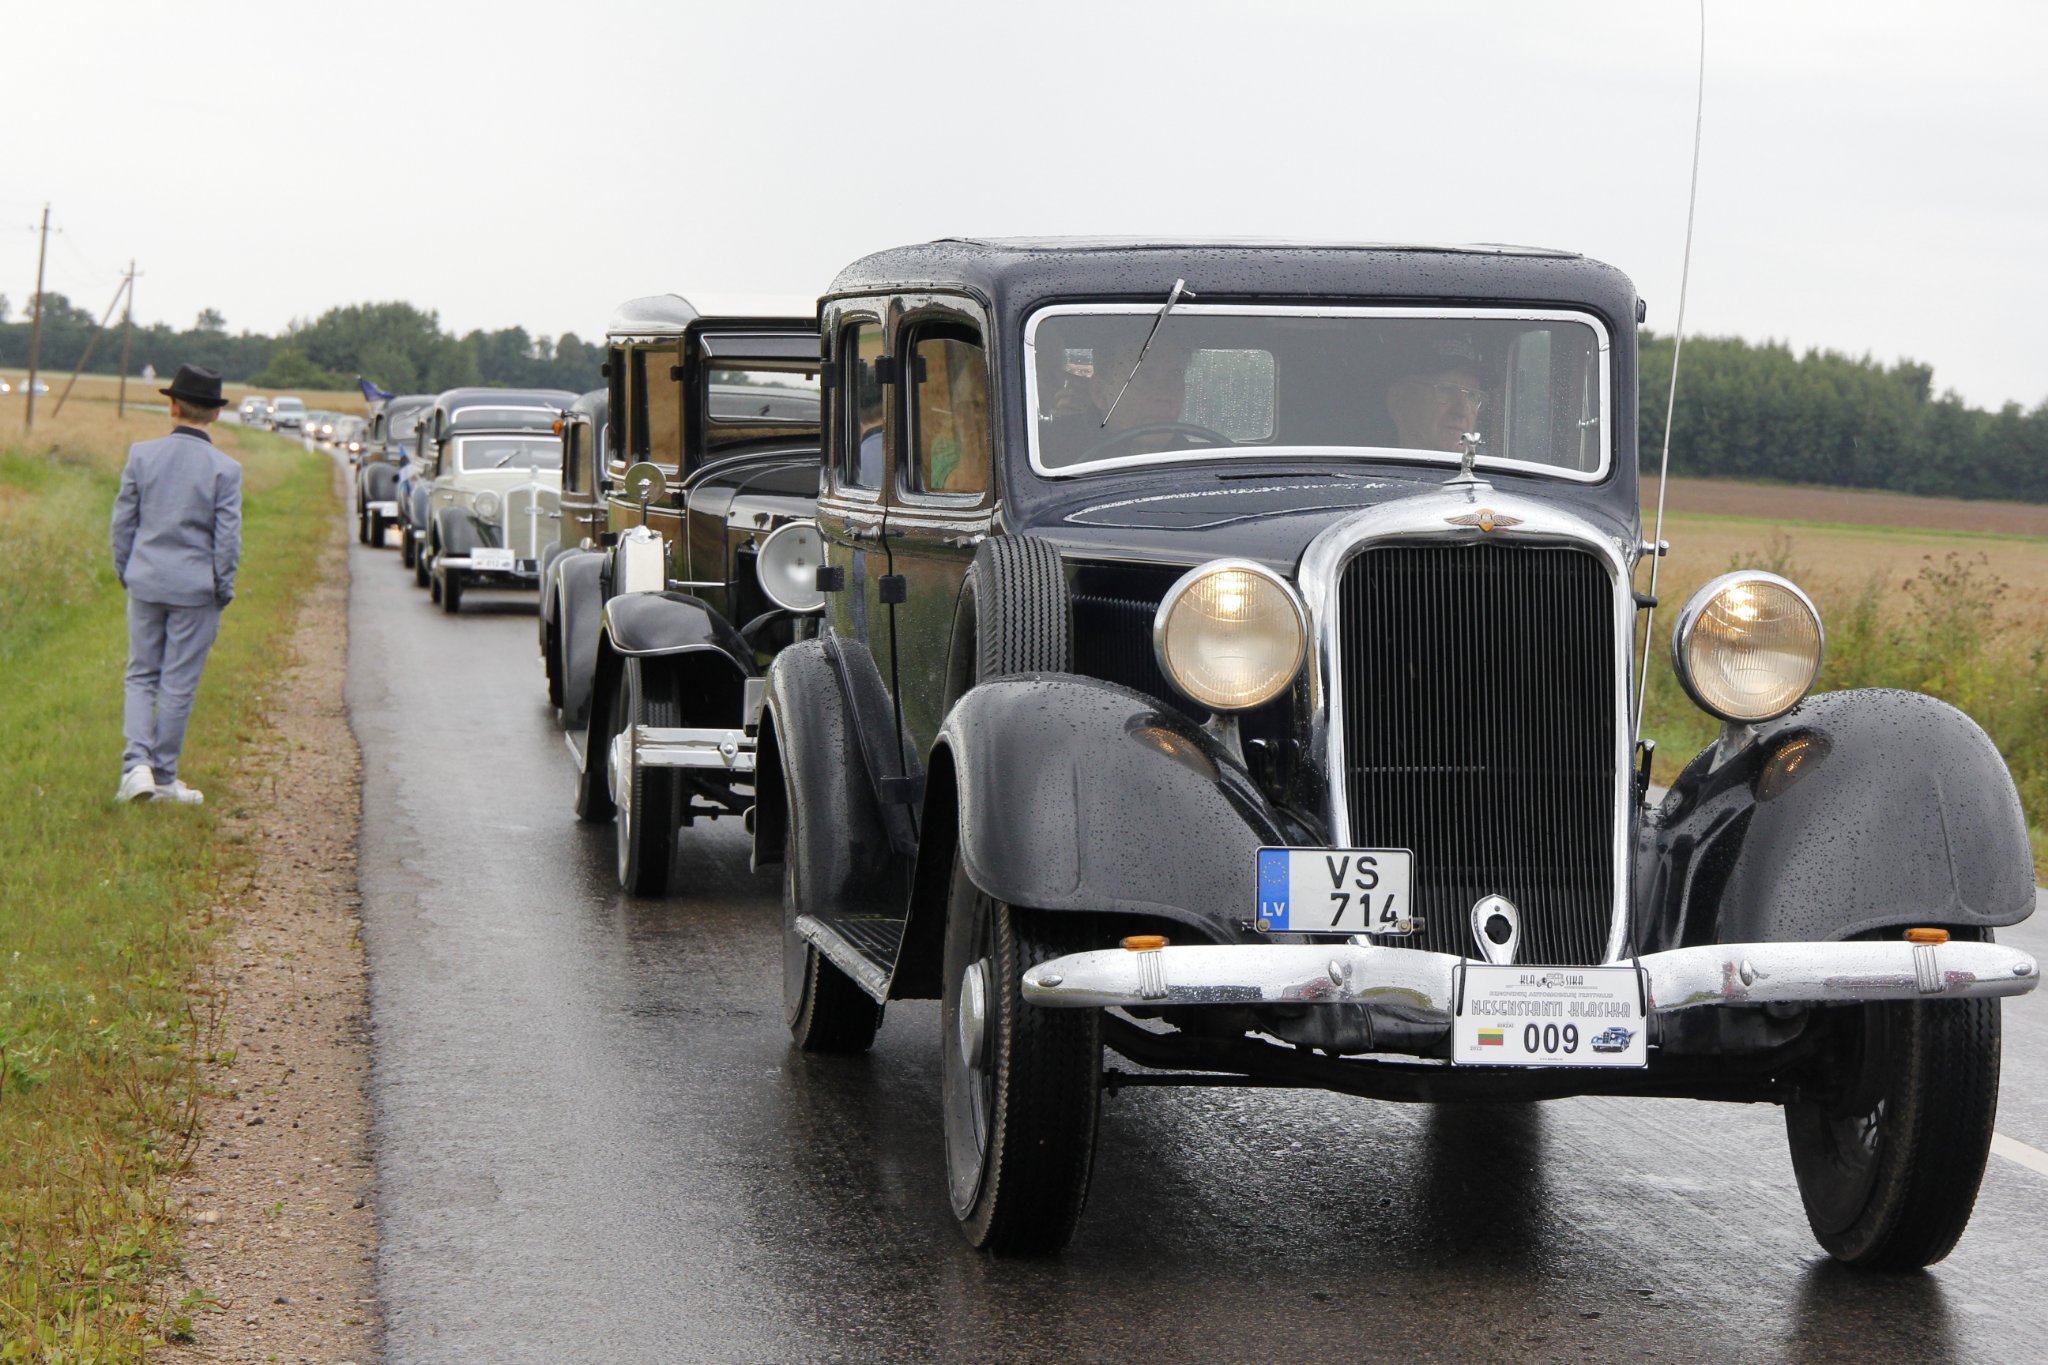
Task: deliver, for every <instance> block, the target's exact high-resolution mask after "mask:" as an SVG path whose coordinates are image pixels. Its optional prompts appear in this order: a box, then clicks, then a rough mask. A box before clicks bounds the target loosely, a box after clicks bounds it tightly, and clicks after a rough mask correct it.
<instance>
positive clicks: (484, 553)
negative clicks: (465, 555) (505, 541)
mask: <svg viewBox="0 0 2048 1365" xmlns="http://www.w3.org/2000/svg"><path fill="white" fill-rule="evenodd" d="M469 563H470V567H471V568H476V569H482V570H484V571H486V572H487V573H511V572H512V569H513V566H514V565H515V564H517V563H518V560H516V559H515V558H514V557H513V555H512V552H511V551H510V550H508V549H505V548H503V547H502V546H500V547H496V548H491V547H484V546H479V547H478V548H476V549H474V550H471V551H470V552H469Z"/></svg>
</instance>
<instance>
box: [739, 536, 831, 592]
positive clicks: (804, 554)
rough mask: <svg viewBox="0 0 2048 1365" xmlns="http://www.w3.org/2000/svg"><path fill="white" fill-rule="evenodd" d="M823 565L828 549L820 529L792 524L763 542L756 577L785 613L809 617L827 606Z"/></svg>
mask: <svg viewBox="0 0 2048 1365" xmlns="http://www.w3.org/2000/svg"><path fill="white" fill-rule="evenodd" d="M824 562H825V546H824V542H823V541H821V540H820V539H819V538H818V528H817V526H816V525H815V524H814V523H812V522H808V521H792V522H790V523H789V524H788V525H787V526H781V527H777V528H776V530H775V532H774V533H773V534H772V535H770V536H769V537H768V539H766V540H764V541H762V542H761V548H760V549H759V550H758V551H756V552H755V556H754V575H755V577H757V578H759V579H760V580H761V591H762V592H764V593H766V594H768V600H769V601H771V602H773V603H774V604H775V605H776V606H778V607H781V608H782V609H783V610H784V611H793V612H797V613H798V614H800V615H801V614H807V613H809V612H814V611H817V610H818V609H819V608H821V607H823V606H824V605H825V594H824V593H822V592H819V591H818V566H819V565H820V564H823V563H824Z"/></svg>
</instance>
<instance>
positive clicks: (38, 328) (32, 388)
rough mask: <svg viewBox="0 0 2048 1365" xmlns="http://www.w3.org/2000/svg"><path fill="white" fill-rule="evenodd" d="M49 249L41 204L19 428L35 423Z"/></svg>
mask: <svg viewBox="0 0 2048 1365" xmlns="http://www.w3.org/2000/svg"><path fill="white" fill-rule="evenodd" d="M49 249H50V206H49V205H48V204H45V205H43V237H42V241H41V242H40V243H38V244H37V246H36V298H35V305H36V308H35V321H33V322H32V323H30V324H29V329H28V408H27V410H26V412H25V413H24V415H23V417H22V423H21V429H22V430H23V431H32V430H34V429H35V425H36V359H37V357H38V356H40V355H41V353H42V349H43V257H44V255H45V254H46V253H47V252H48V251H49Z"/></svg>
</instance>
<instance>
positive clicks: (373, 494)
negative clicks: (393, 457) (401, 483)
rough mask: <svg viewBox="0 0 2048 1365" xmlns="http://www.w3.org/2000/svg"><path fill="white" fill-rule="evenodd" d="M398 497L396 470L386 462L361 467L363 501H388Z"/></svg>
mask: <svg viewBox="0 0 2048 1365" xmlns="http://www.w3.org/2000/svg"><path fill="white" fill-rule="evenodd" d="M397 497H398V471H397V470H396V469H394V468H392V467H391V466H390V465H388V464H373V465H367V466H365V467H364V469H363V501H364V502H390V501H392V500H394V499H395V498H397Z"/></svg>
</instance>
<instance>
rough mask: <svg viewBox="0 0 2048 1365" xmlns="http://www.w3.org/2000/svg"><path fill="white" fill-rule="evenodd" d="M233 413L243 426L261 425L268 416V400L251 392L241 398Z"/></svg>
mask: <svg viewBox="0 0 2048 1365" xmlns="http://www.w3.org/2000/svg"><path fill="white" fill-rule="evenodd" d="M235 415H236V416H237V417H238V418H240V419H241V422H242V424H243V425H244V426H251V427H254V426H261V425H263V422H264V420H265V419H266V418H268V417H269V416H270V400H269V399H268V398H263V397H260V396H259V395H256V394H253V393H252V394H250V395H249V396H248V397H247V398H244V399H243V400H242V405H241V407H239V408H238V409H236V412H235Z"/></svg>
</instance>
